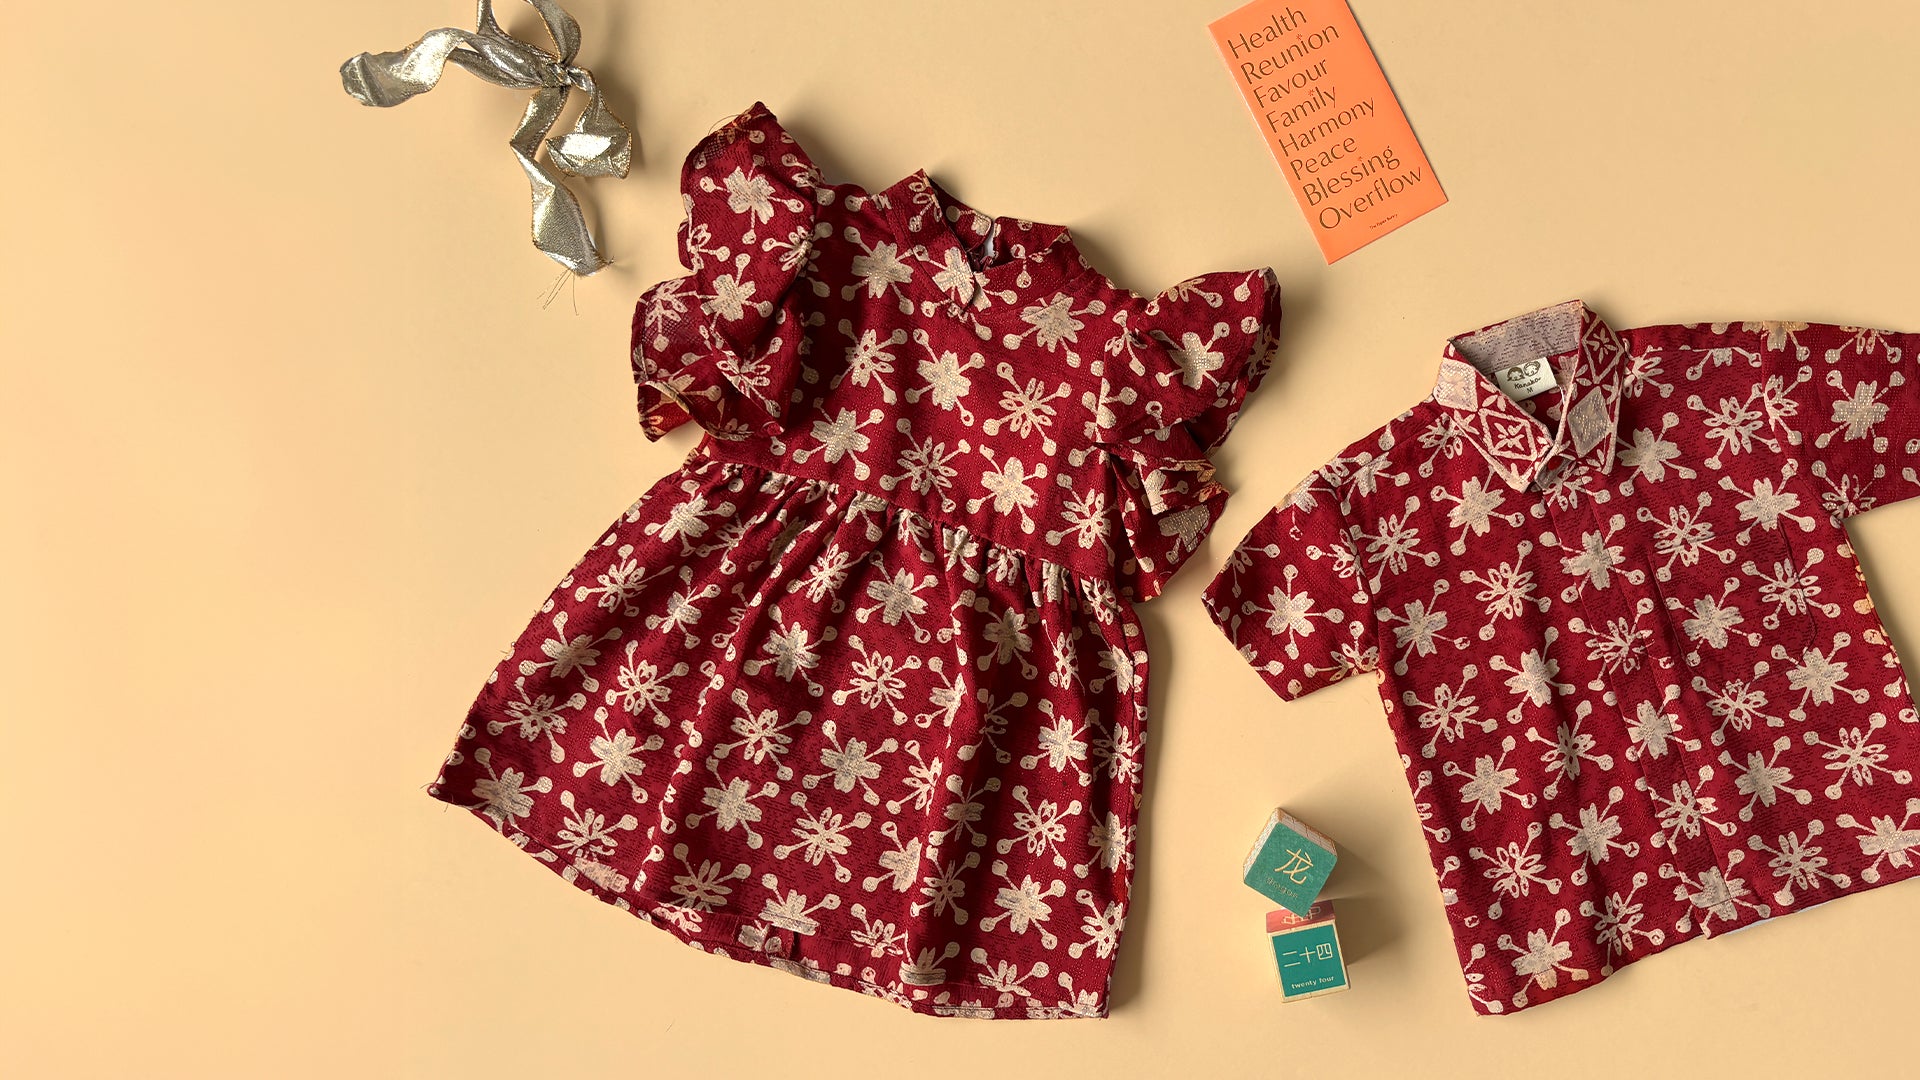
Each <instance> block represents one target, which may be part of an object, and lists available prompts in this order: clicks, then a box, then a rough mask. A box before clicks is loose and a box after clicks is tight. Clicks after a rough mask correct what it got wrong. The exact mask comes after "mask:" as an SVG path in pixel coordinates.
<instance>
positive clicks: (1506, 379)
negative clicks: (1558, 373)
mask: <svg viewBox="0 0 1920 1080" xmlns="http://www.w3.org/2000/svg"><path fill="white" fill-rule="evenodd" d="M1493 381H1494V382H1496V383H1499V384H1500V389H1501V390H1502V391H1504V392H1505V393H1506V395H1507V396H1508V397H1510V398H1512V399H1513V400H1515V401H1525V400H1527V399H1528V398H1530V397H1533V396H1535V395H1536V394H1540V393H1544V392H1545V391H1548V390H1551V389H1553V388H1554V386H1555V383H1554V379H1553V364H1552V363H1551V362H1549V361H1548V360H1547V358H1546V357H1544V356H1543V357H1541V358H1539V359H1538V360H1523V361H1521V362H1520V363H1518V364H1509V365H1508V366H1506V367H1503V368H1501V369H1500V370H1498V371H1495V372H1494V373H1493Z"/></svg>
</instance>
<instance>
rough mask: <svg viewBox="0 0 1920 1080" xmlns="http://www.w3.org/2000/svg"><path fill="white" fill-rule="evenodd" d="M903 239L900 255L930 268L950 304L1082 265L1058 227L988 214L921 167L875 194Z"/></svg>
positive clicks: (1047, 280)
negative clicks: (974, 206) (960, 198)
mask: <svg viewBox="0 0 1920 1080" xmlns="http://www.w3.org/2000/svg"><path fill="white" fill-rule="evenodd" d="M877 200H878V201H879V202H881V203H882V204H884V205H885V207H886V213H887V220H888V222H889V223H890V224H891V225H892V226H893V230H894V234H895V236H896V237H897V238H898V239H899V241H900V243H901V247H902V250H901V252H900V255H901V257H902V258H909V257H910V258H915V259H918V260H920V261H921V262H924V263H927V264H929V265H931V266H932V268H933V274H932V280H933V281H934V283H935V284H936V285H938V286H939V287H940V289H941V290H942V291H943V292H945V293H947V294H948V295H949V296H950V297H951V298H952V299H953V300H954V301H955V302H957V303H958V304H960V305H963V306H973V305H975V303H976V301H977V300H978V299H979V298H980V297H981V294H982V293H983V291H984V292H998V291H1001V290H1004V289H1008V288H1017V289H1023V290H1024V289H1033V288H1040V287H1043V286H1046V285H1050V284H1053V283H1054V282H1056V281H1058V280H1060V279H1061V278H1063V277H1065V276H1066V275H1067V274H1068V273H1069V272H1071V271H1072V270H1073V268H1074V267H1076V266H1079V265H1082V260H1081V259H1080V256H1079V252H1078V251H1077V250H1076V249H1075V248H1074V246H1073V238H1072V236H1071V235H1070V234H1069V232H1068V230H1067V228H1066V226H1064V225H1047V224H1042V223H1039V222H1033V221H1027V220H1025V219H1023V218H1009V217H993V216H991V215H988V214H984V213H982V212H980V211H978V210H975V209H974V208H973V207H971V206H968V205H967V204H965V203H963V202H961V201H960V200H959V199H956V198H954V197H953V196H952V195H951V194H949V193H948V192H947V190H946V189H945V188H942V187H941V186H940V185H939V184H938V183H936V182H935V181H934V179H933V178H932V177H931V176H929V175H928V174H927V171H926V170H925V169H922V170H920V171H918V172H916V173H914V174H913V175H911V176H908V177H905V178H903V179H901V180H900V181H899V182H897V183H895V184H894V185H893V186H891V187H889V188H887V189H886V190H885V191H882V192H880V193H879V194H878V196H877Z"/></svg>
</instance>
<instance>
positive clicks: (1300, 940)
mask: <svg viewBox="0 0 1920 1080" xmlns="http://www.w3.org/2000/svg"><path fill="white" fill-rule="evenodd" d="M1273 962H1274V963H1275V964H1278V965H1279V966H1280V994H1281V996H1282V997H1290V998H1292V997H1301V996H1303V995H1306V994H1324V993H1327V992H1329V991H1333V990H1344V989H1346V988H1347V969H1346V965H1345V964H1344V963H1342V962H1341V958H1340V938H1339V937H1338V936H1337V935H1335V933H1334V929H1333V923H1331V922H1324V923H1319V924H1316V925H1313V926H1307V927H1302V928H1301V929H1299V930H1293V931H1289V932H1287V933H1284V934H1275V935H1274V936H1273Z"/></svg>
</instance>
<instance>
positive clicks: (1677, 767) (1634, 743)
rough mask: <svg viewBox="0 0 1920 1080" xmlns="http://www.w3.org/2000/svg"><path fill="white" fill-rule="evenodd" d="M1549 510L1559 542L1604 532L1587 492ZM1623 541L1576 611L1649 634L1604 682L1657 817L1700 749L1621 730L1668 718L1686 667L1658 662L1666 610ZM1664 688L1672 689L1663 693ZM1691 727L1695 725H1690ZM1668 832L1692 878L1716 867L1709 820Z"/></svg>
mask: <svg viewBox="0 0 1920 1080" xmlns="http://www.w3.org/2000/svg"><path fill="white" fill-rule="evenodd" d="M1549 512H1550V514H1551V516H1552V518H1553V522H1554V527H1555V530H1556V531H1557V532H1558V533H1559V535H1560V538H1561V543H1562V544H1563V545H1567V544H1570V543H1571V544H1575V545H1578V544H1580V543H1581V542H1583V540H1584V537H1585V535H1586V534H1588V533H1597V534H1599V535H1600V536H1602V537H1607V536H1608V535H1609V534H1608V531H1607V522H1606V515H1604V514H1603V513H1602V512H1601V508H1600V507H1598V506H1597V505H1596V504H1595V502H1594V500H1592V499H1590V498H1582V499H1580V501H1579V504H1578V506H1577V507H1568V508H1565V509H1559V510H1555V509H1552V507H1551V504H1549ZM1609 546H1611V538H1610V541H1609ZM1621 546H1623V547H1624V548H1625V549H1626V550H1625V552H1623V554H1625V555H1626V561H1625V562H1623V563H1621V564H1619V565H1617V566H1616V567H1614V569H1613V572H1611V573H1610V574H1609V581H1608V587H1607V588H1604V589H1599V588H1593V587H1591V586H1588V587H1586V588H1584V589H1583V590H1582V592H1581V605H1582V607H1581V614H1582V615H1583V616H1584V617H1585V618H1586V619H1587V622H1588V624H1589V626H1591V627H1592V628H1594V629H1595V630H1596V631H1597V630H1600V629H1604V628H1605V627H1607V626H1609V625H1612V624H1613V623H1614V622H1615V621H1616V620H1624V621H1625V623H1626V625H1628V626H1637V627H1639V628H1641V629H1644V630H1647V631H1649V632H1650V633H1651V635H1652V637H1651V639H1650V640H1651V642H1652V643H1651V644H1650V645H1649V646H1647V647H1645V648H1644V649H1643V651H1642V652H1641V654H1640V655H1639V656H1638V657H1637V662H1636V663H1634V664H1633V665H1632V670H1631V671H1628V670H1626V665H1624V664H1623V665H1620V666H1619V667H1617V668H1616V669H1615V670H1614V671H1613V673H1612V674H1611V676H1610V677H1609V678H1608V685H1609V686H1610V687H1611V688H1612V690H1613V694H1614V699H1615V710H1616V712H1615V715H1614V716H1613V717H1612V718H1611V720H1612V722H1613V723H1615V724H1616V725H1617V726H1616V727H1615V728H1614V730H1615V731H1616V732H1618V733H1619V734H1618V735H1617V736H1616V738H1619V737H1623V736H1624V737H1625V738H1626V743H1625V748H1624V749H1623V750H1622V752H1621V755H1622V756H1623V757H1624V756H1627V755H1628V753H1631V755H1632V757H1634V758H1637V759H1638V760H1637V761H1635V762H1634V764H1636V765H1637V766H1638V768H1639V772H1640V777H1641V781H1642V782H1643V783H1644V790H1638V789H1639V788H1640V787H1641V785H1640V784H1635V785H1634V787H1635V788H1636V793H1637V794H1638V796H1639V797H1640V798H1641V799H1642V800H1644V801H1645V802H1646V804H1647V807H1648V812H1649V814H1650V815H1651V816H1652V817H1654V818H1655V819H1656V821H1657V820H1658V818H1659V815H1660V811H1661V809H1662V808H1663V807H1665V806H1666V805H1667V803H1669V802H1671V801H1673V800H1674V799H1675V798H1676V794H1675V792H1676V789H1677V788H1679V787H1680V785H1682V784H1684V785H1686V787H1687V789H1688V790H1689V791H1692V792H1693V793H1694V795H1695V796H1696V797H1697V796H1698V794H1699V791H1700V786H1701V785H1700V775H1699V773H1700V764H1701V763H1700V762H1699V761H1698V760H1697V757H1698V752H1696V751H1690V750H1688V749H1687V746H1686V743H1685V742H1684V741H1683V738H1684V737H1687V736H1688V735H1689V730H1688V729H1682V730H1680V731H1677V732H1668V733H1667V737H1663V738H1661V739H1659V740H1658V741H1657V742H1641V741H1639V740H1635V739H1633V738H1632V737H1631V736H1629V735H1627V732H1628V730H1629V729H1630V728H1632V727H1634V726H1636V725H1638V724H1640V723H1641V722H1642V721H1641V716H1640V710H1641V709H1642V708H1646V709H1651V710H1654V711H1655V712H1656V713H1658V714H1663V715H1666V716H1668V717H1674V712H1675V710H1676V709H1677V708H1678V707H1679V702H1680V695H1679V693H1678V690H1679V687H1678V685H1677V683H1678V680H1679V679H1680V678H1681V676H1682V674H1683V673H1684V671H1685V668H1684V666H1683V665H1679V664H1672V663H1665V662H1664V661H1666V660H1667V653H1668V642H1667V638H1666V635H1665V633H1664V631H1663V629H1662V625H1661V622H1660V620H1661V619H1663V618H1664V614H1663V612H1662V611H1661V608H1660V601H1659V597H1658V596H1657V595H1656V594H1655V586H1654V583H1653V575H1652V569H1651V567H1647V566H1644V565H1640V561H1639V560H1638V559H1636V558H1635V557H1634V556H1633V554H1632V552H1633V545H1632V544H1630V543H1626V544H1622V545H1621ZM1576 549H1577V548H1576ZM1635 570H1639V571H1642V574H1643V576H1642V580H1641V583H1640V584H1638V585H1635V584H1634V583H1633V580H1632V579H1631V578H1630V577H1629V576H1628V573H1630V572H1632V571H1635ZM1641 600H1645V601H1647V603H1648V604H1649V606H1650V610H1651V611H1652V612H1653V619H1654V620H1655V621H1654V622H1653V623H1652V624H1651V625H1649V624H1648V623H1647V621H1646V619H1645V618H1636V617H1635V608H1636V606H1638V604H1639V602H1640V601H1641ZM1663 676H1664V677H1663ZM1670 690H1671V691H1672V693H1669V691H1670ZM1669 697H1671V698H1672V700H1671V701H1669V700H1668V698H1669ZM1692 726H1697V725H1689V727H1692ZM1703 745H1704V744H1703ZM1656 796H1657V797H1658V798H1657V800H1656ZM1656 828H1658V826H1656ZM1666 835H1668V836H1670V837H1671V838H1672V842H1673V843H1672V850H1671V851H1669V855H1670V856H1671V859H1672V862H1673V864H1674V866H1675V867H1676V868H1677V869H1679V870H1680V871H1682V872H1683V873H1685V874H1686V875H1687V876H1688V877H1689V878H1690V879H1693V880H1698V879H1699V876H1700V874H1701V873H1702V872H1704V871H1705V870H1707V869H1709V868H1713V867H1718V866H1720V864H1721V858H1720V853H1719V849H1718V847H1717V846H1716V845H1715V844H1714V842H1713V839H1714V838H1713V827H1712V826H1711V825H1710V824H1708V823H1706V822H1701V823H1699V827H1698V829H1697V831H1696V832H1695V834H1694V835H1693V836H1691V837H1689V836H1687V835H1686V833H1685V832H1684V831H1682V830H1669V831H1668V832H1667V833H1666Z"/></svg>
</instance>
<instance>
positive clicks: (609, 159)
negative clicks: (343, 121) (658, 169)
mask: <svg viewBox="0 0 1920 1080" xmlns="http://www.w3.org/2000/svg"><path fill="white" fill-rule="evenodd" d="M527 3H529V4H531V5H532V6H533V8H534V10H536V11H538V12H539V13H540V18H541V19H542V21H544V22H545V23H546V26H547V34H548V35H549V36H550V37H552V38H553V44H554V48H555V49H556V50H557V52H551V53H550V52H547V51H546V50H545V49H542V48H539V47H538V46H534V45H530V44H528V43H526V42H524V41H521V40H520V39H518V38H515V37H513V36H512V35H510V34H508V33H507V32H506V31H504V30H502V29H501V28H500V24H499V23H498V22H497V21H495V19H494V16H493V4H492V0H479V16H478V19H477V22H476V29H474V30H472V31H466V30H457V29H453V28H450V27H443V28H441V29H438V30H430V31H428V32H427V33H426V34H424V35H422V36H421V38H420V40H419V41H416V42H414V43H413V44H412V45H409V46H407V47H406V48H405V49H402V50H400V51H399V52H385V53H361V54H360V55H358V56H356V57H354V58H352V59H351V60H348V61H347V62H346V63H344V64H342V65H340V83H341V85H342V86H343V87H344V88H345V89H346V91H347V93H348V94H350V95H352V96H353V97H354V98H355V99H356V100H358V101H359V102H360V103H361V104H363V105H369V106H373V107H376V108H383V109H384V108H391V107H392V106H395V105H398V104H400V103H402V102H405V101H409V100H411V99H413V98H415V97H418V96H419V95H421V94H424V93H426V92H427V91H429V90H431V89H433V88H434V87H435V86H437V85H439V82H440V76H441V74H442V73H443V72H444V71H445V70H446V66H447V65H448V64H454V65H456V66H458V67H461V68H464V69H465V70H466V71H468V72H470V73H472V74H473V75H474V76H476V77H478V78H480V79H484V80H486V81H487V82H490V83H493V84H494V85H496V86H504V87H507V88H508V89H513V90H532V91H533V92H534V93H533V99H532V100H531V101H529V102H528V103H527V111H526V113H525V115H523V116H522V117H521V119H520V126H519V127H518V128H516V129H515V130H514V133H513V138H512V139H511V140H509V142H508V145H509V146H510V147H511V148H512V149H513V153H514V157H516V158H518V159H519V161H520V166H521V168H522V169H524V170H525V171H526V174H527V181H528V183H529V184H530V185H531V186H532V189H533V243H534V246H535V247H537V248H539V249H540V250H541V251H543V252H546V254H547V255H548V256H549V257H551V258H552V259H553V260H554V261H555V262H558V263H560V264H561V265H562V266H565V267H566V268H567V269H569V270H571V271H573V272H574V273H576V274H579V275H581V276H585V275H588V274H592V273H594V272H596V271H598V270H600V269H601V268H603V267H605V266H606V265H607V263H606V260H605V259H604V258H602V257H601V255H600V250H599V248H598V247H597V246H595V244H594V242H593V236H592V234H591V233H590V232H589V231H588V229H587V222H586V216H585V215H584V214H583V213H582V212H581V209H580V203H579V200H578V199H576V198H574V195H573V193H572V192H571V191H569V190H567V187H566V185H565V184H563V183H562V182H561V180H560V176H561V174H563V173H564V174H566V175H568V176H579V177H597V176H625V175H627V171H628V170H629V169H630V168H632V166H633V133H632V132H631V131H630V130H628V128H627V125H626V124H625V123H623V122H622V121H621V120H620V118H619V117H617V116H615V115H614V114H613V110H611V109H609V108H608V107H607V103H606V99H605V97H604V96H603V95H602V94H601V92H600V87H599V84H597V83H596V82H594V79H593V73H592V72H590V71H588V70H587V69H586V68H583V67H580V66H579V65H577V64H575V63H574V58H575V57H576V56H578V55H579V53H580V24H579V23H577V22H575V21H574V18H573V16H571V15H569V14H567V12H566V11H565V10H564V9H563V8H561V7H560V5H559V4H558V3H555V2H554V0H527ZM576 89H577V90H581V91H583V92H585V93H586V95H587V105H586V108H585V109H583V110H581V113H580V117H579V119H577V120H575V121H574V124H573V128H572V130H570V131H568V132H566V133H565V134H562V135H558V136H554V137H552V138H548V136H549V135H550V134H551V133H552V131H553V128H554V126H555V125H556V124H558V123H559V121H560V113H561V111H562V110H563V109H565V108H566V104H567V97H568V95H569V94H570V93H571V92H572V91H574V90H576ZM543 139H544V140H545V141H546V147H547V158H548V160H547V161H545V162H543V161H541V160H540V158H539V154H540V144H541V141H542V140H543Z"/></svg>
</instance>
